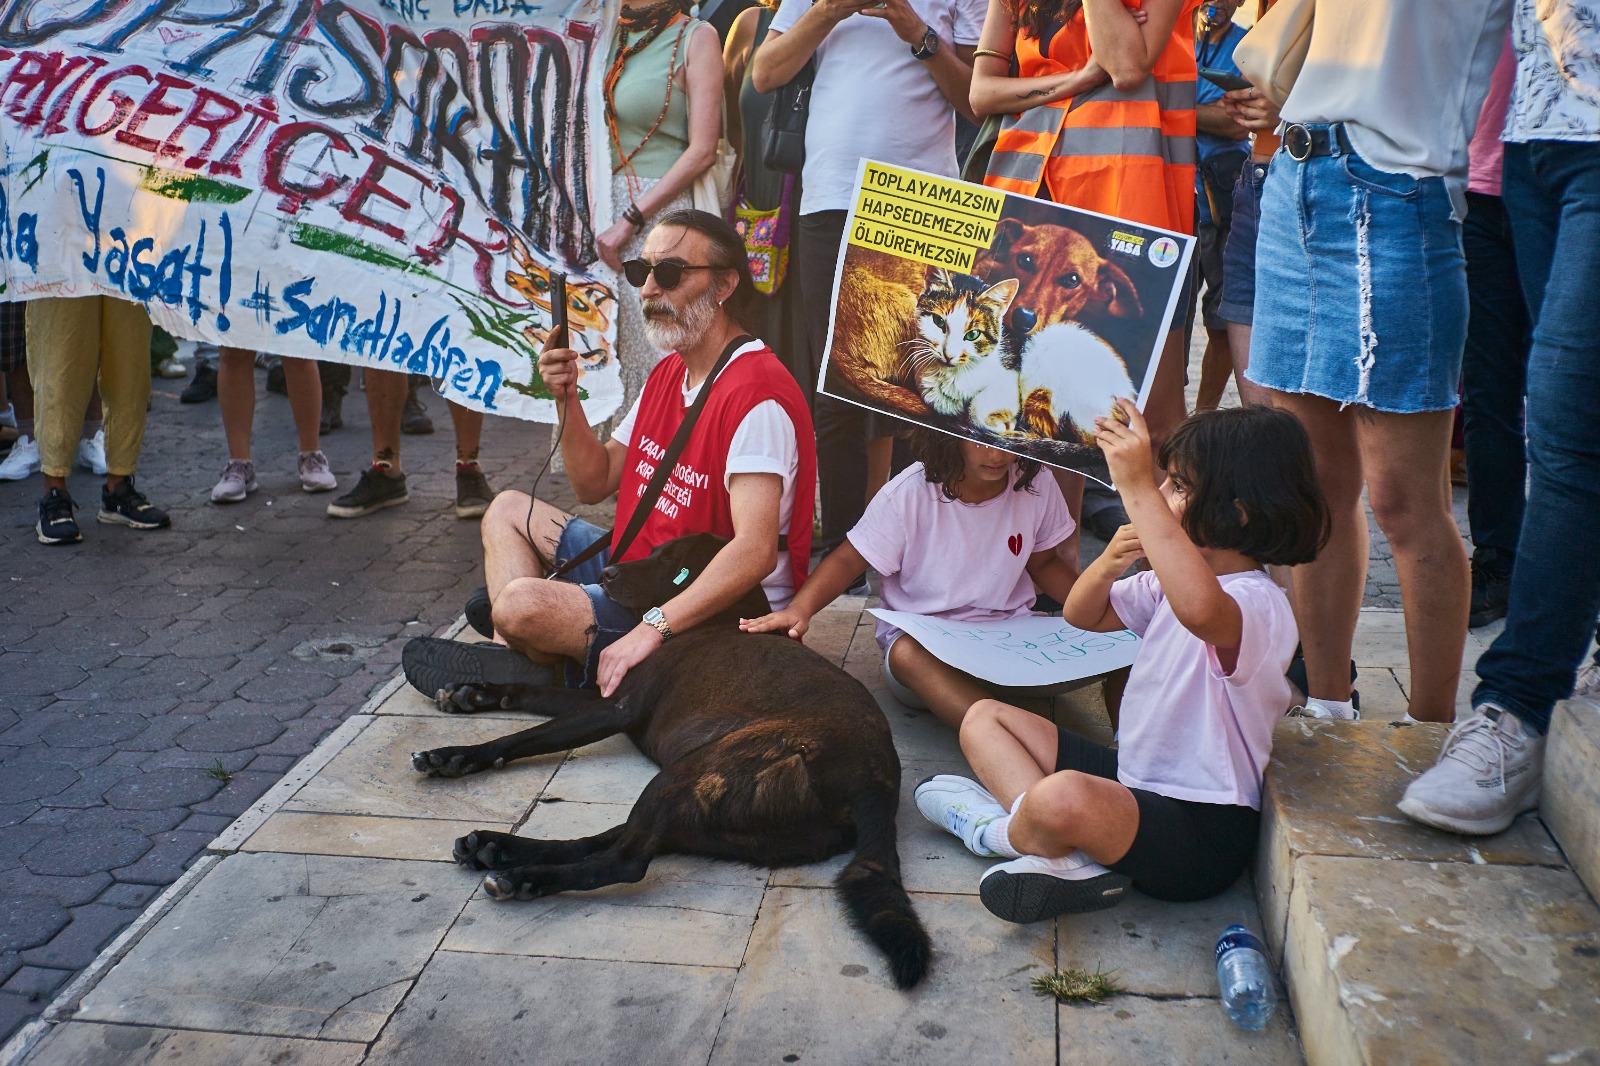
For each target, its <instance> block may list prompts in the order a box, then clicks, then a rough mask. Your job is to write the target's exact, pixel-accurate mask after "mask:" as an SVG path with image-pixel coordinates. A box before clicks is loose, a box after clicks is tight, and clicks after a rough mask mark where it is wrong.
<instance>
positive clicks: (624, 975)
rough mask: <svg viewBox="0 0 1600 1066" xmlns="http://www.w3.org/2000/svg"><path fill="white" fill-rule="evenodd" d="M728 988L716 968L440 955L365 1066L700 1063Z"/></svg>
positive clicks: (729, 976)
mask: <svg viewBox="0 0 1600 1066" xmlns="http://www.w3.org/2000/svg"><path fill="white" fill-rule="evenodd" d="M732 984H733V972H732V971H730V970H726V969H722V968H718V967H698V966H661V965H654V964H651V963H644V962H596V961H591V960H586V959H538V958H525V957H523V956H518V955H474V954H466V953H462V952H455V951H441V952H439V953H438V954H437V955H435V956H434V958H433V961H432V962H430V963H429V964H428V967H427V969H425V970H424V971H423V973H422V976H421V977H420V978H419V979H418V981H417V984H416V988H415V989H413V990H412V992H411V994H410V995H409V996H407V997H406V1001H405V1003H404V1004H403V1005H402V1006H401V1007H400V1009H399V1010H398V1011H396V1012H395V1015H394V1018H393V1019H392V1020H391V1022H390V1023H389V1025H388V1027H387V1028H386V1029H385V1030H384V1032H383V1036H382V1038H381V1039H379V1040H378V1042H377V1043H376V1044H375V1045H374V1046H373V1049H372V1053H371V1054H370V1055H369V1056H368V1057H367V1059H366V1060H365V1063H364V1066H416V1064H417V1063H435V1064H444V1063H478V1062H486V1063H530V1064H532V1063H564V1064H579V1063H584V1064H587V1063H593V1064H595V1066H610V1064H614V1063H626V1064H627V1066H683V1064H685V1063H702V1062H705V1061H706V1058H707V1056H708V1054H709V1053H710V1050H711V1043H712V1040H713V1039H714V1038H715V1036H716V1032H717V1023H718V1021H719V1020H720V1019H721V1017H722V1012H723V1009H724V1007H725V1006H726V1005H727V1002H728V990H729V988H730V987H731V986H732ZM767 1058H768V1057H767V1056H763V1058H762V1061H767Z"/></svg>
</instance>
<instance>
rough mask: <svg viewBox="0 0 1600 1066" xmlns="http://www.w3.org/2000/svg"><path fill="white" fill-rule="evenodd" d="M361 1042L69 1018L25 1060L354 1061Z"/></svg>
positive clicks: (315, 1064) (71, 1065)
mask: <svg viewBox="0 0 1600 1066" xmlns="http://www.w3.org/2000/svg"><path fill="white" fill-rule="evenodd" d="M366 1051H367V1047H366V1045H365V1044H359V1043H350V1042H346V1041H336V1040H286V1039H284V1038H282V1037H276V1036H245V1035H242V1034H239V1033H206V1032H197V1031H194V1030H188V1029H159V1028H149V1027H146V1026H142V1025H139V1026H136V1025H100V1024H98V1023H95V1022H69V1023H68V1024H66V1025H62V1026H58V1027H57V1028H56V1029H55V1031H54V1032H52V1033H51V1034H50V1035H49V1036H47V1037H46V1038H45V1039H44V1040H43V1042H41V1043H40V1045H39V1048H38V1050H37V1051H35V1052H34V1054H33V1056H32V1057H31V1058H29V1059H28V1063H29V1066H170V1064H172V1063H227V1064H228V1066H356V1064H358V1063H360V1061H361V1057H362V1056H363V1055H365V1054H366Z"/></svg>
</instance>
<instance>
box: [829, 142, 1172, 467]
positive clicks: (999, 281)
mask: <svg viewBox="0 0 1600 1066" xmlns="http://www.w3.org/2000/svg"><path fill="white" fill-rule="evenodd" d="M1193 243H1194V241H1193V238H1192V237H1189V236H1186V235H1184V234H1180V233H1172V232H1169V231H1167V230H1162V229H1155V228H1153V227H1150V226H1141V225H1136V224H1134V223H1131V222H1124V221H1122V220H1120V219H1115V218H1111V217H1108V216H1106V215H1099V214H1095V213H1094V212H1090V211H1080V210H1077V209H1075V208H1071V207H1063V206H1062V205H1060V204H1053V203H1049V202H1046V201H1043V200H1035V199H1032V198H1031V197H1026V196H1017V195H1014V194H1011V193H1004V192H1000V191H998V190H995V189H989V188H985V187H984V186H982V185H973V184H970V183H967V182H961V181H956V180H952V179H949V178H942V177H938V176H936V175H933V174H926V173H923V172H921V171H916V170H907V169H905V168H902V167H894V166H889V165H888V164H885V163H878V162H875V161H873V160H864V161H863V162H862V164H861V169H860V171H859V172H858V174H857V178H856V192H855V197H854V200H853V204H852V207H851V211H850V216H849V219H848V221H847V224H846V227H845V238H844V246H843V247H842V249H841V254H840V257H839V268H838V273H837V274H836V276H835V277H834V283H833V284H834V289H833V310H832V321H831V327H830V330H829V340H828V348H827V351H826V352H825V353H824V358H823V364H822V373H821V378H820V380H819V381H818V383H817V388H818V389H819V390H820V391H821V392H823V393H825V394H827V395H829V396H833V397H836V398H838V399H841V400H847V401H849V402H851V403H854V404H858V405H860V406H862V407H866V408H869V409H871V410H874V411H879V412H882V413H884V414H889V415H893V416H895V417H897V418H901V419H905V420H907V421H910V422H915V423H917V424H918V425H923V426H928V427H931V428H933V429H938V430H942V431H945V432H948V433H953V434H957V435H959V436H963V437H967V438H970V439H972V440H978V441H982V442H983V443H985V444H990V445H993V446H995V447H997V448H1003V449H1005V450H1006V451H1009V452H1013V453H1015V454H1017V455H1022V456H1026V457H1028V458H1032V459H1039V460H1041V461H1043V462H1045V463H1048V464H1050V465H1051V466H1057V467H1061V468H1063V469H1070V470H1077V471H1079V472H1081V473H1084V474H1086V475H1088V476H1090V477H1093V478H1095V479H1096V480H1099V481H1106V480H1107V476H1106V466H1105V460H1104V458H1103V457H1102V456H1101V454H1100V449H1099V448H1098V447H1096V446H1095V443H1094V420H1095V419H1096V418H1097V417H1100V416H1102V415H1107V414H1110V413H1111V411H1112V407H1113V402H1114V400H1115V398H1116V397H1118V396H1130V397H1134V398H1136V400H1137V402H1138V405H1139V407H1140V409H1143V407H1144V404H1145V400H1146V399H1147V398H1148V396H1149V393H1150V386H1151V383H1152V382H1153V381H1154V379H1155V371H1156V360H1157V358H1158V357H1159V355H1160V352H1161V347H1162V343H1163V341H1164V340H1165V339H1166V335H1167V330H1168V328H1169V324H1170V323H1171V322H1172V318H1173V315H1174V312H1175V310H1176V307H1177V304H1178V301H1179V298H1180V297H1181V296H1182V284H1183V280H1184V278H1185V277H1187V274H1188V268H1189V256H1190V253H1191V251H1192V245H1193Z"/></svg>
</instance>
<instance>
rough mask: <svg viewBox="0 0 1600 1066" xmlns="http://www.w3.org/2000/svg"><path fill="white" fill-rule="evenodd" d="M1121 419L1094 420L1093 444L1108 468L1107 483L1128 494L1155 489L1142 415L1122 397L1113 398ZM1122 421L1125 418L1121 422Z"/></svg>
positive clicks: (1147, 436)
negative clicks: (1097, 446) (1098, 449)
mask: <svg viewBox="0 0 1600 1066" xmlns="http://www.w3.org/2000/svg"><path fill="white" fill-rule="evenodd" d="M1117 410H1118V411H1120V412H1121V413H1122V417H1121V418H1097V419H1095V420H1094V428H1095V436H1094V440H1095V443H1096V444H1098V445H1100V450H1101V451H1102V452H1104V453H1105V457H1106V465H1107V466H1109V467H1110V468H1111V480H1112V482H1113V483H1114V484H1115V485H1116V486H1117V491H1119V492H1122V493H1128V492H1131V491H1135V490H1137V489H1141V488H1146V489H1149V488H1154V487H1155V474H1154V467H1153V466H1152V463H1151V456H1150V427H1149V426H1147V425H1146V424H1145V421H1144V415H1142V414H1140V413H1139V409H1138V408H1137V407H1135V406H1134V404H1133V401H1132V400H1130V399H1127V398H1126V397H1120V396H1119V397H1118V398H1117ZM1123 419H1126V420H1127V421H1126V423H1124V421H1123Z"/></svg>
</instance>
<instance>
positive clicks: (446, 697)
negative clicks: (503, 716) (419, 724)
mask: <svg viewBox="0 0 1600 1066" xmlns="http://www.w3.org/2000/svg"><path fill="white" fill-rule="evenodd" d="M433 702H434V703H435V704H436V705H438V708H439V709H440V710H441V711H443V712H445V713H446V714H472V713H473V712H475V711H492V710H499V709H501V708H502V707H504V706H505V704H506V702H507V701H506V699H505V698H504V697H503V696H502V695H501V694H500V693H498V692H496V691H494V690H493V689H492V688H490V687H489V686H487V685H457V686H455V687H454V688H442V689H440V690H439V691H438V692H436V693H434V696H433Z"/></svg>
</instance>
